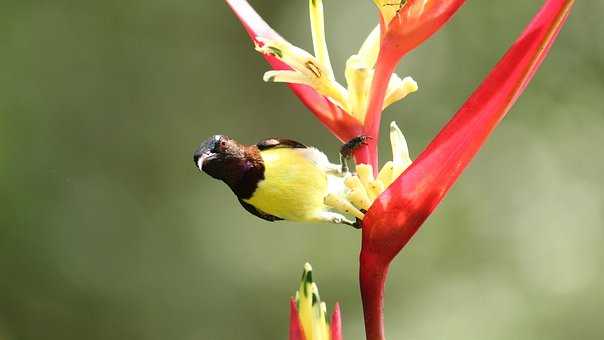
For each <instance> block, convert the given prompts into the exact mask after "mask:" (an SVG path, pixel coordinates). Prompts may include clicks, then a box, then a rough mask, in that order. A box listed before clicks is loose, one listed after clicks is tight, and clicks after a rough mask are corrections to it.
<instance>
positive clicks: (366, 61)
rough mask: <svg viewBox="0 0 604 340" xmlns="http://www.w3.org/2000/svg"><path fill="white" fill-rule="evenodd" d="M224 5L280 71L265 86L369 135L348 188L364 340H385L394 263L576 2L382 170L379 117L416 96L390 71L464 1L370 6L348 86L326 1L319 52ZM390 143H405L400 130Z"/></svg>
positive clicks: (242, 7)
mask: <svg viewBox="0 0 604 340" xmlns="http://www.w3.org/2000/svg"><path fill="white" fill-rule="evenodd" d="M227 3H229V5H230V6H231V8H233V10H234V11H235V13H236V14H237V15H238V17H239V19H240V20H241V21H242V23H243V25H244V26H245V27H246V30H247V31H248V34H249V35H250V37H251V38H252V39H253V40H254V41H255V43H256V45H257V49H258V50H259V51H260V52H262V53H263V55H264V56H265V58H266V59H267V60H268V61H269V63H270V64H271V65H272V66H273V69H274V70H276V71H269V72H268V73H267V75H265V79H266V80H272V81H281V82H288V83H289V84H290V87H292V89H293V90H294V92H295V93H296V94H297V95H298V96H299V97H300V98H301V99H302V101H303V102H304V103H305V104H306V105H307V106H308V107H309V108H310V109H311V111H312V112H313V113H314V114H315V115H316V116H317V117H318V118H319V120H320V121H321V122H322V123H323V124H324V125H325V126H327V127H328V128H329V129H330V131H332V132H333V133H334V134H335V135H336V136H337V137H338V138H339V139H340V140H342V141H348V140H349V139H351V138H353V137H356V136H358V135H361V134H362V135H365V136H368V137H369V139H368V142H367V145H366V146H363V147H361V148H360V149H359V150H358V151H357V152H356V153H355V156H356V160H357V164H358V165H357V168H356V171H357V173H356V175H355V176H350V177H349V178H347V182H346V185H347V186H348V188H349V190H350V191H349V192H348V194H347V197H346V200H347V201H348V202H350V203H352V205H353V206H354V207H356V208H358V209H359V211H361V213H363V216H362V217H363V223H362V224H363V226H362V229H363V230H362V233H363V235H362V249H361V255H360V274H359V275H360V283H361V295H362V299H363V310H364V317H365V330H366V335H367V339H368V340H382V339H384V325H383V294H384V285H385V280H386V276H387V273H388V268H389V265H390V262H391V261H392V259H394V257H395V256H396V255H397V254H398V253H399V252H400V250H401V249H402V248H403V247H404V246H405V245H406V244H407V242H408V241H409V240H410V239H411V237H412V236H413V235H414V234H415V232H416V231H417V230H418V229H419V227H420V226H421V225H422V223H423V222H424V221H425V220H426V219H427V218H428V216H429V215H430V214H431V213H432V212H433V211H434V209H435V208H436V206H437V205H438V204H439V203H440V202H441V200H442V199H443V198H444V196H445V195H446V193H447V192H448V190H449V189H450V188H451V186H452V185H453V184H454V182H455V181H456V179H457V178H458V177H459V176H460V175H461V173H462V171H463V170H464V169H465V168H466V166H467V165H468V164H469V162H470V161H471V159H472V158H473V157H474V156H475V155H476V153H477V152H478V150H479V149H480V147H481V146H482V145H483V144H484V142H485V141H486V139H487V138H488V136H489V135H490V133H491V132H492V131H493V129H494V128H495V127H496V126H497V124H498V123H499V121H500V120H501V119H502V118H503V117H504V116H505V114H506V113H507V112H508V111H509V109H510V108H511V106H512V105H513V104H514V102H515V101H516V99H517V98H518V97H519V96H520V94H521V93H522V92H523V91H524V89H525V88H526V86H527V85H528V83H529V81H530V80H531V79H532V77H533V75H534V74H535V72H536V71H537V69H538V68H539V66H540V64H541V62H542V61H543V59H544V58H545V56H546V55H547V53H548V51H549V49H550V48H551V46H552V44H553V42H554V40H555V38H556V37H557V35H558V33H559V31H560V29H561V28H562V26H563V25H564V23H565V21H566V19H567V17H568V15H569V13H570V9H571V7H572V5H573V3H574V0H546V1H545V4H544V5H543V7H542V8H541V10H540V11H539V12H538V13H537V15H536V16H535V17H534V18H533V19H532V21H531V23H530V24H529V25H528V27H527V28H526V29H525V31H524V32H523V33H522V35H520V37H519V38H518V39H517V40H516V42H515V43H514V44H513V45H512V47H511V48H510V49H509V50H508V52H507V53H506V54H505V55H504V57H503V58H502V59H501V60H500V62H499V63H498V64H497V65H496V66H495V67H494V68H493V69H492V71H491V72H490V74H489V75H488V76H487V78H486V79H485V80H484V81H483V83H482V84H481V85H480V86H479V87H478V88H477V89H476V90H475V92H474V93H473V94H472V96H471V97H470V98H469V99H468V100H467V101H466V102H465V103H464V104H463V105H462V107H461V109H460V110H459V111H458V112H457V113H456V114H455V115H454V116H453V118H452V119H451V120H450V121H449V123H448V124H447V125H446V126H445V127H444V128H443V129H442V130H441V132H440V133H439V134H438V135H437V136H436V138H435V139H434V140H433V141H432V142H431V143H430V144H429V145H428V147H427V148H426V149H425V150H424V151H423V152H422V153H421V154H420V155H419V157H418V158H417V159H416V160H415V161H414V162H411V160H410V159H409V158H408V151H407V150H406V143H405V144H404V145H403V144H402V143H401V144H400V145H399V146H397V147H396V148H398V149H399V150H404V151H405V152H406V155H407V156H406V157H403V156H400V155H402V154H403V153H402V152H398V153H397V152H394V155H395V157H399V159H398V160H397V159H393V161H392V163H387V164H386V166H384V167H383V168H382V170H380V171H379V172H378V155H377V142H378V141H379V138H378V137H379V127H380V121H381V112H382V110H383V109H384V107H385V106H387V105H390V104H392V103H393V102H394V101H396V100H398V99H402V98H403V97H405V96H406V95H407V94H409V93H411V92H414V91H415V90H417V84H416V83H415V82H414V81H413V80H412V79H410V78H404V79H401V78H400V77H398V76H396V75H394V74H393V71H394V69H395V68H396V66H397V64H398V62H399V61H400V59H401V58H402V57H403V56H404V55H405V54H406V53H408V52H409V51H411V50H412V49H414V48H415V47H417V46H418V45H419V44H421V43H422V42H423V41H425V40H426V39H428V38H429V37H430V36H431V35H432V34H433V33H435V32H436V31H437V30H438V29H439V28H440V27H442V26H443V25H444V24H445V23H446V22H447V21H448V20H449V19H450V18H451V16H452V15H453V14H454V13H455V12H456V11H457V10H458V9H459V8H460V6H461V5H462V4H463V3H464V1H463V0H403V1H397V0H374V3H375V4H376V5H377V6H378V9H379V12H380V25H379V27H378V28H376V29H374V30H373V31H372V32H371V33H370V35H369V37H368V38H367V39H366V41H365V42H364V43H363V45H362V47H361V49H360V50H359V53H357V54H356V55H354V56H352V57H351V58H350V59H349V60H348V62H347V65H346V71H345V77H346V80H347V87H346V88H345V87H343V86H341V85H339V84H338V83H337V81H335V79H334V76H333V70H332V68H331V64H330V63H329V56H328V52H327V48H326V45H325V37H324V27H323V16H322V11H323V9H322V5H321V1H319V0H310V9H311V27H312V31H313V45H314V54H310V53H308V52H304V51H303V50H301V49H299V48H296V47H294V46H293V45H291V44H289V43H288V42H286V41H285V40H284V39H283V38H281V37H280V36H279V35H278V34H276V33H275V32H274V31H273V30H272V29H270V27H269V26H268V25H267V24H266V23H265V22H264V21H263V20H262V19H261V18H260V17H259V16H258V15H257V14H256V13H255V12H254V11H253V9H251V7H249V5H248V4H247V2H246V1H244V0H227ZM313 6H314V7H313ZM283 71H286V72H283ZM397 130H398V128H394V127H392V126H391V141H392V133H393V132H392V131H395V132H396V134H398V133H399V132H400V130H398V132H397ZM394 139H395V140H399V141H400V140H403V141H404V138H403V137H402V134H401V138H398V139H397V137H396V136H395V138H394ZM394 144H395V143H393V149H394V148H395V147H394ZM397 145H398V144H397ZM397 154H398V155H399V156H396V155H397ZM388 164H390V165H388ZM389 169H392V170H389ZM401 172H402V174H401V175H400V176H399V173H401ZM332 203H333V205H334V206H335V205H337V204H339V203H338V202H335V201H334V202H332ZM340 203H342V202H340ZM344 203H346V202H344ZM341 208H343V209H345V208H346V207H345V206H342V207H341ZM366 208H367V209H366ZM365 210H367V212H366V213H364V211H365Z"/></svg>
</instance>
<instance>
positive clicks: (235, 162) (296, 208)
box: [193, 135, 368, 228]
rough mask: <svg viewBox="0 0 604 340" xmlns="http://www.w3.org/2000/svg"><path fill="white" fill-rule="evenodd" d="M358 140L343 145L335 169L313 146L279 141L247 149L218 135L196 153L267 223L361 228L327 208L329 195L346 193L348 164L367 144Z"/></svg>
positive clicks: (200, 161)
mask: <svg viewBox="0 0 604 340" xmlns="http://www.w3.org/2000/svg"><path fill="white" fill-rule="evenodd" d="M367 138H368V137H366V136H359V137H356V138H354V139H352V140H351V141H350V142H348V143H346V144H344V146H343V147H342V148H341V150H340V163H341V164H333V163H331V162H330V161H329V159H328V158H327V156H326V155H325V154H324V153H323V152H321V151H319V150H318V149H316V148H314V147H309V146H306V145H304V144H302V143H299V142H296V141H293V140H290V139H280V138H270V139H266V140H263V141H260V142H259V143H257V144H256V145H245V144H242V143H239V142H237V141H236V140H234V139H232V138H230V137H228V136H224V135H215V136H212V137H210V138H209V139H207V140H205V141H204V142H202V143H201V145H200V146H199V148H198V149H197V150H196V151H195V153H194V154H193V162H194V163H195V165H196V167H197V168H198V169H199V170H201V171H203V172H205V173H207V174H208V175H210V176H212V177H213V178H216V179H219V180H222V181H223V182H225V183H226V184H227V185H228V186H229V187H230V188H231V190H232V191H233V192H234V193H235V195H236V196H237V199H238V200H239V202H240V203H241V205H242V206H243V207H244V208H245V210H247V211H248V212H250V213H252V214H254V215H256V216H257V217H259V218H262V219H264V220H267V221H280V220H288V221H296V222H329V223H338V224H347V225H350V226H353V227H355V228H359V227H360V220H359V219H358V218H356V220H355V219H350V218H349V217H347V216H345V215H344V214H342V213H339V212H336V211H334V210H333V209H332V208H330V207H329V206H328V205H326V204H325V198H326V197H327V196H328V195H329V194H332V195H334V194H335V195H340V194H342V195H343V194H344V193H345V191H346V186H345V183H344V181H345V178H346V175H347V174H348V173H349V170H348V166H347V161H348V160H349V159H350V157H351V155H352V152H353V151H354V150H355V149H356V148H357V147H359V146H360V145H362V144H364V143H365V141H366V139H367Z"/></svg>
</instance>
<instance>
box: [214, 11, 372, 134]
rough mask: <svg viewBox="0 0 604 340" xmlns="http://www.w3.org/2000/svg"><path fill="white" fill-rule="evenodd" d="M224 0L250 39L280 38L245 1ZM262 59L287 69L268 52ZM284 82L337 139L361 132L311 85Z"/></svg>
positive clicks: (341, 111)
mask: <svg viewBox="0 0 604 340" xmlns="http://www.w3.org/2000/svg"><path fill="white" fill-rule="evenodd" d="M226 2H227V4H228V5H229V6H230V7H231V9H232V10H233V12H235V14H236V15H237V17H238V18H239V20H240V21H241V23H242V24H243V26H244V27H245V30H246V31H247V33H248V35H249V36H250V38H251V39H252V41H254V43H256V44H257V43H259V42H258V41H257V40H256V37H258V36H262V37H265V38H280V36H279V34H278V33H277V32H275V31H274V30H273V29H272V28H271V27H270V26H269V25H268V24H267V23H266V22H265V21H264V20H263V19H262V18H261V17H260V16H259V15H258V13H256V11H254V9H253V8H252V7H251V6H250V5H249V4H248V2H247V1H245V0H226ZM264 59H266V61H267V62H268V63H269V64H270V65H271V67H272V68H273V69H274V70H289V69H290V67H289V66H287V65H286V64H284V63H282V62H281V61H279V60H278V59H277V58H275V57H273V56H271V55H267V54H265V55H264ZM288 86H289V88H290V89H291V90H292V91H293V92H294V93H295V94H296V96H298V98H300V100H301V101H302V103H304V105H305V106H306V107H307V108H308V109H309V110H310V111H311V112H312V113H313V114H314V115H315V116H316V117H317V118H318V119H319V121H321V123H323V125H325V127H327V128H328V129H329V130H330V131H331V132H332V133H333V134H334V135H335V136H336V137H337V138H338V139H340V140H341V141H343V142H346V141H349V140H351V139H352V138H354V137H356V136H358V135H360V134H362V131H363V127H362V126H361V124H360V123H359V122H358V121H357V120H356V119H354V118H353V117H352V116H351V115H349V114H348V113H346V112H344V111H343V110H342V109H341V108H339V107H338V106H336V105H335V104H333V103H332V102H331V101H330V100H329V99H327V98H325V97H324V96H322V95H320V94H319V93H317V92H316V91H315V90H314V89H312V88H311V87H309V86H306V85H298V84H288Z"/></svg>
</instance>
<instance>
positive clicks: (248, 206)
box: [239, 198, 283, 222]
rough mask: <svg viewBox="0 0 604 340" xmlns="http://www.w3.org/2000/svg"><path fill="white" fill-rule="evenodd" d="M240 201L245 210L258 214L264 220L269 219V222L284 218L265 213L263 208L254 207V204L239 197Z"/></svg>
mask: <svg viewBox="0 0 604 340" xmlns="http://www.w3.org/2000/svg"><path fill="white" fill-rule="evenodd" d="M239 203H241V206H242V207H243V208H244V209H245V210H247V211H248V212H249V213H250V214H253V215H256V216H258V217H260V218H261V219H263V220H267V221H269V222H275V221H282V220H283V219H282V218H281V217H277V216H273V215H271V214H267V213H265V212H264V211H262V210H259V209H256V207H254V206H253V205H251V204H249V203H247V202H245V201H244V200H242V199H241V198H239Z"/></svg>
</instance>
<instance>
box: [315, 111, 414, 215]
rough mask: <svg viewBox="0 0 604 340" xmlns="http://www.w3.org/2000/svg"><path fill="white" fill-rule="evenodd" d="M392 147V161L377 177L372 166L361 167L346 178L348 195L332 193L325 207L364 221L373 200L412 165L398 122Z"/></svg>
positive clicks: (392, 136)
mask: <svg viewBox="0 0 604 340" xmlns="http://www.w3.org/2000/svg"><path fill="white" fill-rule="evenodd" d="M390 144H391V147H392V160H391V161H388V162H387V163H386V164H384V166H383V167H382V169H381V170H380V172H379V173H378V175H377V177H375V178H374V176H373V168H372V166H371V165H368V164H358V165H357V166H356V173H351V174H348V175H346V177H345V178H344V184H345V185H346V188H347V190H346V191H345V194H344V195H340V194H337V193H330V194H328V195H327V196H326V197H325V204H326V205H328V206H329V207H331V208H333V209H335V210H337V211H339V212H341V213H343V214H346V215H352V216H354V217H356V218H358V219H361V220H362V219H363V218H364V217H365V214H364V212H366V211H367V210H368V209H369V207H370V206H371V204H373V201H374V200H375V199H376V198H377V197H378V196H379V195H380V194H381V193H382V192H383V191H384V190H385V189H386V188H387V187H388V186H390V184H392V182H394V180H396V179H397V178H398V177H399V176H400V175H401V174H402V173H403V171H405V169H407V167H409V165H411V163H412V161H411V158H410V157H409V148H408V147H407V141H406V140H405V137H404V136H403V133H402V132H401V130H400V129H399V127H398V126H397V125H396V123H395V122H392V123H390Z"/></svg>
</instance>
